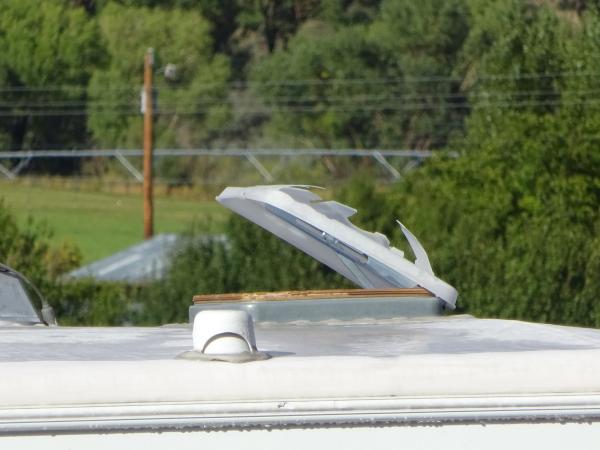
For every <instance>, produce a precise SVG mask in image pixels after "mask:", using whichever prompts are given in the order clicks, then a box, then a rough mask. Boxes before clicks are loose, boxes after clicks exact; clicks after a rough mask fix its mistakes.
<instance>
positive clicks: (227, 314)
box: [180, 310, 269, 362]
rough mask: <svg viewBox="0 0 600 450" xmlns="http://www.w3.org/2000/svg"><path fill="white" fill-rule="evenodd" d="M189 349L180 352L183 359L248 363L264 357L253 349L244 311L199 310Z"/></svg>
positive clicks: (249, 322) (251, 323)
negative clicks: (191, 348) (191, 346)
mask: <svg viewBox="0 0 600 450" xmlns="http://www.w3.org/2000/svg"><path fill="white" fill-rule="evenodd" d="M192 341H193V350H192V351H189V352H184V353H183V354H182V355H180V357H181V358H185V359H198V360H205V361H227V362H248V361H255V360H262V359H267V358H268V357H269V356H268V355H267V354H266V353H263V352H259V351H258V349H257V348H256V338H255V337H254V321H253V320H252V316H251V315H250V314H248V313H247V312H246V311H240V310H214V311H202V312H200V313H198V314H196V317H194V327H193V331H192Z"/></svg>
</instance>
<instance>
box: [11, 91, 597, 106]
mask: <svg viewBox="0 0 600 450" xmlns="http://www.w3.org/2000/svg"><path fill="white" fill-rule="evenodd" d="M566 92H567V93H568V94H570V95H595V94H600V90H598V89H591V90H575V91H566ZM563 94H564V93H562V92H560V91H556V90H520V91H475V92H463V93H439V94H438V93H409V94H401V95H390V92H389V91H386V92H385V93H382V94H376V93H364V94H352V95H345V96H340V95H332V96H327V95H321V96H315V95H298V96H269V97H267V98H266V99H264V100H263V101H264V103H267V104H288V103H290V104H295V103H308V102H316V101H328V102H349V103H350V102H359V103H362V102H365V101H401V100H421V101H432V100H441V101H444V100H462V99H477V98H484V99H485V98H490V97H498V98H505V97H528V96H534V97H543V96H547V97H550V96H553V97H557V96H560V95H563ZM138 101H139V99H136V101H133V100H132V101H106V100H88V101H69V100H67V101H48V100H41V101H4V102H3V101H0V108H8V107H23V108H25V107H27V108H44V107H77V106H79V107H86V106H87V107H88V108H89V107H100V108H101V107H119V106H129V107H131V106H132V104H136V105H137V103H138ZM256 102H257V100H256V99H251V98H250V99H233V98H223V97H215V96H199V97H198V98H196V99H194V100H190V103H193V104H194V105H221V104H223V103H228V104H232V105H240V104H245V103H256ZM167 104H169V103H167Z"/></svg>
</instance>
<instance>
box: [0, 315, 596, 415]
mask: <svg viewBox="0 0 600 450" xmlns="http://www.w3.org/2000/svg"><path fill="white" fill-rule="evenodd" d="M256 339H257V344H258V348H259V350H261V351H266V352H268V353H270V354H271V355H272V356H273V358H271V359H269V360H267V361H255V362H250V363H246V364H231V363H224V362H206V361H187V360H180V359H176V357H177V355H179V354H180V353H182V352H184V351H186V350H190V348H191V345H192V343H191V330H190V329H189V327H187V326H183V325H182V326H170V327H169V326H165V327H160V328H47V327H41V326H40V327H11V328H4V329H0V371H1V372H2V374H3V382H2V383H1V384H0V406H9V405H27V404H31V405H35V404H39V403H40V402H41V403H43V404H64V403H67V404H80V403H86V404H89V403H110V402H113V403H114V402H116V403H122V402H147V401H154V402H156V401H160V402H163V401H208V400H212V401H217V400H218V401H223V400H264V399H278V398H279V399H280V398H287V399H289V398H366V397H396V396H429V395H442V394H443V395H444V396H448V395H450V396H452V395H490V394H499V395H509V394H510V395H512V394H516V395H524V394H532V393H537V394H540V393H548V392H551V393H570V394H573V393H582V392H583V393H590V392H593V393H600V330H592V329H583V328H570V327H562V326H552V325H541V324H532V323H524V322H516V321H504V320H482V319H474V318H472V317H469V316H453V317H452V316H451V317H439V318H418V319H391V320H387V321H382V320H379V321H369V320H362V321H354V322H335V321H329V322H322V323H295V324H273V323H272V324H269V323H263V324H258V325H257V328H256ZM32 379H33V380H35V382H34V383H33V382H32Z"/></svg>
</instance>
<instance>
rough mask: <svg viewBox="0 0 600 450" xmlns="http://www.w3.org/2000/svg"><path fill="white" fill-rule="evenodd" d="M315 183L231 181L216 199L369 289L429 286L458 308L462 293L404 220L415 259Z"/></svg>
mask: <svg viewBox="0 0 600 450" xmlns="http://www.w3.org/2000/svg"><path fill="white" fill-rule="evenodd" d="M310 188H311V186H296V185H278V186H253V187H245V188H243V187H228V188H226V189H225V190H224V191H223V192H222V193H221V194H220V195H219V196H218V197H217V198H216V200H217V201H218V202H219V203H221V204H222V205H224V206H226V207H227V208H229V209H231V210H232V211H234V212H236V213H237V214H239V215H241V216H243V217H245V218H246V219H248V220H250V221H252V222H254V223H256V224H257V225H259V226H261V227H262V228H264V229H266V230H267V231H269V232H271V233H273V234H274V235H276V236H277V237H279V238H280V239H282V240H284V241H286V242H288V243H289V244H291V245H293V246H294V247H297V248H298V249H300V250H302V251H303V252H305V253H307V254H308V255H310V256H312V257H313V258H315V259H316V260H318V261H320V262H321V263H323V264H325V265H327V266H329V267H330V268H332V269H333V270H335V271H336V272H338V273H339V274H341V275H342V276H344V277H346V278H347V279H349V280H350V281H352V282H354V283H356V284H357V285H358V286H360V287H362V288H366V289H377V288H381V289H389V288H413V287H417V286H420V287H422V288H424V289H427V290H428V291H429V292H431V293H432V294H434V295H435V296H436V297H437V298H439V299H441V300H442V301H443V302H444V304H445V306H446V307H447V308H449V309H454V307H455V304H456V297H457V296H458V293H457V291H456V289H454V287H452V286H451V285H449V284H448V283H446V282H445V281H443V280H441V279H440V278H438V277H436V276H435V275H434V273H433V270H432V268H431V265H430V263H429V258H428V257H427V253H426V252H425V249H424V248H423V246H422V245H421V243H420V242H419V241H418V240H417V238H416V237H415V236H414V235H413V234H412V233H411V232H410V231H409V230H408V229H407V228H406V227H405V226H404V225H402V224H401V223H400V222H398V224H399V225H400V227H401V229H402V232H403V233H404V235H405V236H406V238H407V240H408V243H409V244H410V246H411V248H412V250H413V253H414V254H415V256H416V261H415V262H414V263H413V262H411V261H409V260H408V259H406V258H405V257H404V253H403V252H402V251H400V250H398V249H397V248H394V247H391V246H390V242H389V240H388V238H387V237H386V236H384V235H383V234H381V233H370V232H368V231H365V230H362V229H360V228H358V227H356V226H354V225H353V224H352V223H351V222H350V221H349V220H348V218H349V217H350V216H352V215H354V214H355V213H356V210H355V209H354V208H351V207H349V206H346V205H343V204H341V203H338V202H335V201H323V200H322V199H321V197H319V196H318V195H316V194H315V193H314V192H312V191H310V190H309V189H310Z"/></svg>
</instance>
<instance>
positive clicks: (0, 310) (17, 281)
mask: <svg viewBox="0 0 600 450" xmlns="http://www.w3.org/2000/svg"><path fill="white" fill-rule="evenodd" d="M3 324H11V325H12V324H17V325H38V324H45V325H56V317H55V315H54V310H53V309H52V307H51V306H50V305H49V304H48V302H47V301H46V299H45V298H44V296H43V295H42V293H41V292H40V291H39V289H38V288H37V287H36V286H35V285H34V284H33V283H32V282H31V281H29V280H28V279H27V277H25V276H24V275H23V274H21V273H19V272H17V271H16V270H14V269H12V268H10V267H8V266H6V265H4V264H1V263H0V325H3Z"/></svg>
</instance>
